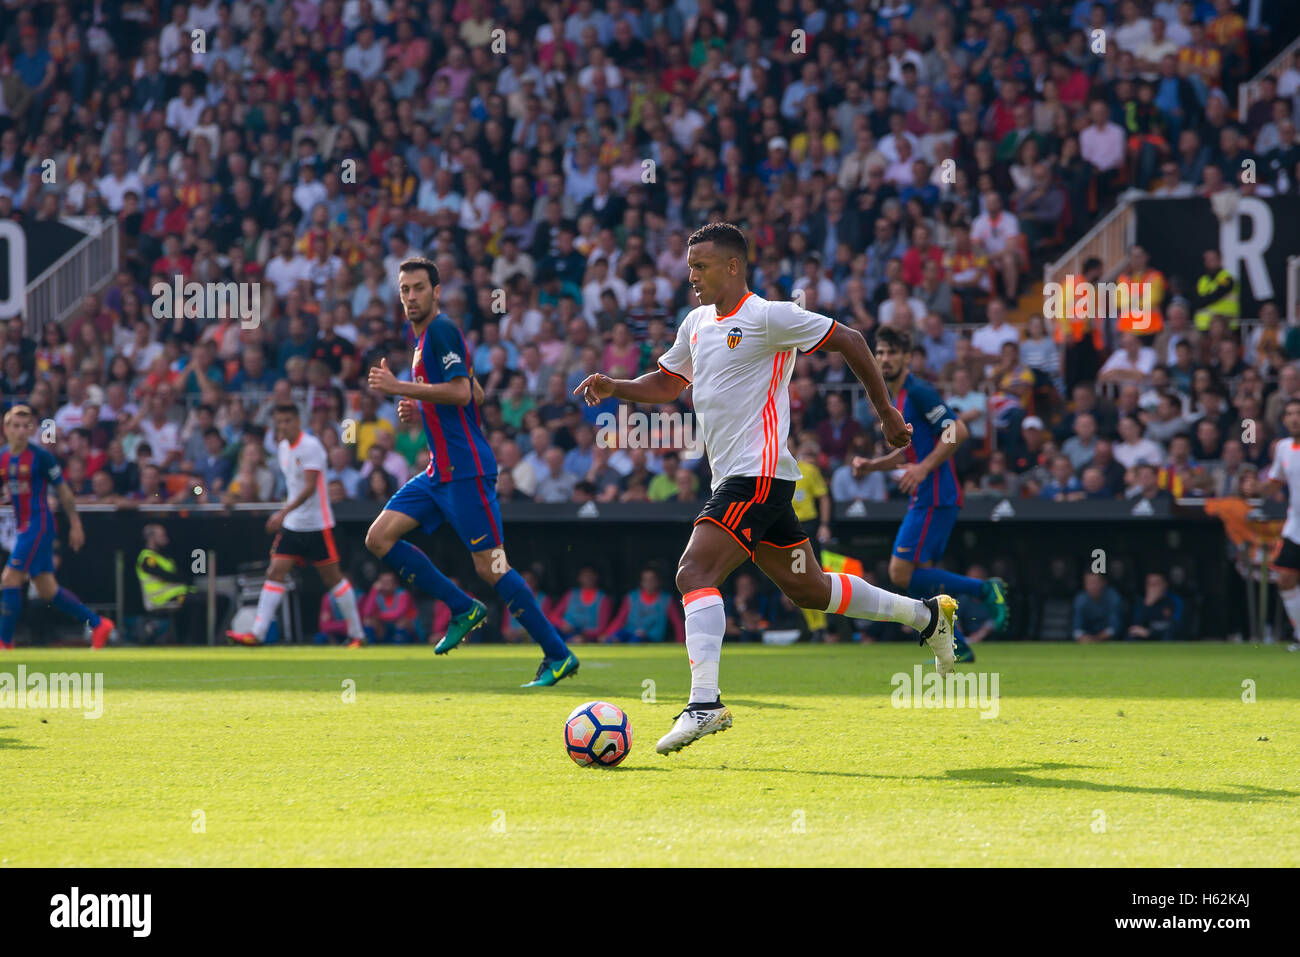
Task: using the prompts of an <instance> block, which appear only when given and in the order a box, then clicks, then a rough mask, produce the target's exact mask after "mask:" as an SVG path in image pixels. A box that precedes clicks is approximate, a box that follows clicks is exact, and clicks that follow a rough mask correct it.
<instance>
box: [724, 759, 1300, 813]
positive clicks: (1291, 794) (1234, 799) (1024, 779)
mask: <svg viewBox="0 0 1300 957" xmlns="http://www.w3.org/2000/svg"><path fill="white" fill-rule="evenodd" d="M728 770H732V771H756V772H760V773H762V774H807V775H816V776H824V777H837V778H875V779H878V780H891V781H963V782H967V783H971V784H974V785H975V786H977V787H1003V786H1006V787H1025V788H1049V789H1060V790H1066V791H1100V792H1107V793H1115V794H1150V795H1166V796H1168V797H1178V798H1186V799H1188V800H1194V801H1223V802H1227V803H1243V802H1247V801H1268V800H1273V799H1275V798H1277V799H1286V798H1298V797H1300V791H1285V790H1282V789H1281V788H1264V787H1259V786H1258V785H1254V784H1230V785H1228V786H1229V787H1232V788H1237V789H1239V790H1237V791H1218V790H1210V789H1201V788H1177V787H1147V786H1145V785H1141V784H1101V783H1099V782H1096V781H1082V780H1079V779H1078V778H1067V777H1039V776H1036V772H1039V771H1087V770H1100V769H1099V768H1097V766H1096V765H1087V764H1053V763H1050V762H1049V763H1044V762H1036V763H1033V764H1026V765H1022V766H1020V767H1009V768H953V769H949V770H947V771H945V772H944V773H943V774H915V775H912V774H871V773H868V772H856V771H806V770H802V769H799V768H729V769H728Z"/></svg>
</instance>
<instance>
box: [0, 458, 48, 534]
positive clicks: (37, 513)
mask: <svg viewBox="0 0 1300 957" xmlns="http://www.w3.org/2000/svg"><path fill="white" fill-rule="evenodd" d="M0 476H3V479H2V480H3V481H4V483H5V485H6V486H7V487H8V489H9V497H10V498H11V499H12V500H13V503H14V516H15V518H17V520H18V532H19V533H20V534H21V533H22V532H25V531H28V530H29V529H32V528H39V529H42V530H44V529H50V530H53V528H54V515H53V514H52V512H51V511H50V500H49V489H50V486H52V485H53V486H57V485H59V484H61V483H62V482H63V470H62V469H60V468H59V463H58V462H56V461H55V460H54V456H53V455H51V454H50V453H49V452H47V451H45V449H42V448H39V447H38V446H35V445H29V446H27V448H25V449H23V450H22V451H21V452H15V451H13V450H12V449H10V448H9V446H8V445H6V446H5V447H4V448H3V449H0Z"/></svg>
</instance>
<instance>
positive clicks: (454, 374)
mask: <svg viewBox="0 0 1300 957" xmlns="http://www.w3.org/2000/svg"><path fill="white" fill-rule="evenodd" d="M441 290H442V287H441V285H440V279H439V276H438V267H437V266H436V265H434V263H433V262H432V260H429V259H423V258H414V259H408V260H406V261H405V262H403V263H402V264H401V267H400V268H399V271H398V292H399V294H400V296H401V299H402V306H403V307H404V308H405V310H406V321H407V322H409V323H410V325H411V331H412V333H414V335H415V355H414V356H413V357H412V361H411V378H412V381H411V382H401V381H399V380H398V379H397V377H396V376H395V375H393V373H392V371H391V370H390V369H389V368H388V362H387V360H381V362H380V364H379V366H377V367H376V368H373V369H371V370H370V375H369V384H370V388H372V389H374V390H375V391H376V392H380V393H383V394H384V395H394V396H398V397H399V401H398V406H397V414H398V417H399V418H400V419H401V420H402V421H403V422H414V421H421V422H423V424H424V434H425V438H426V439H428V442H429V467H428V469H427V470H426V471H425V472H424V473H423V474H420V475H417V476H415V477H414V478H412V479H411V480H410V481H408V482H407V483H406V484H405V485H403V486H402V487H401V488H400V489H398V491H397V493H396V494H395V495H394V496H393V497H392V498H391V499H389V501H388V504H387V505H385V506H384V510H383V511H382V512H380V513H379V517H378V518H376V519H375V521H374V524H372V525H371V526H370V531H368V532H367V533H366V547H367V548H368V549H370V551H371V552H372V553H373V554H374V555H376V556H377V557H379V558H381V559H383V560H384V562H386V563H387V564H388V565H389V566H390V567H391V568H393V569H394V570H395V571H396V572H397V575H398V577H399V578H400V579H401V580H402V581H404V582H406V583H408V584H412V585H418V586H419V587H420V588H422V589H424V590H425V591H426V592H428V593H429V594H430V595H433V596H434V597H435V598H439V599H441V600H442V601H443V602H445V603H446V605H447V607H448V608H450V609H451V613H452V615H453V617H452V620H451V624H450V625H449V626H448V627H447V634H446V635H445V636H443V638H442V640H441V641H439V642H438V645H437V647H436V648H434V651H435V653H437V654H440V655H441V654H446V653H447V652H448V651H451V649H453V648H455V647H456V646H457V645H458V644H460V642H461V641H462V640H464V638H465V636H466V635H468V634H469V633H470V632H471V631H473V630H474V629H475V628H477V627H479V626H480V625H482V624H483V622H484V621H485V620H486V618H487V606H485V605H484V604H483V603H482V602H481V601H478V600H477V599H475V598H471V597H470V596H469V595H467V594H465V592H463V591H461V589H460V588H458V587H457V586H456V584H455V583H454V582H452V581H451V580H450V579H449V578H447V576H446V575H444V574H442V572H440V571H438V569H437V568H435V567H434V564H433V562H431V561H430V560H429V556H427V555H426V554H425V553H424V552H422V551H420V549H418V548H416V547H415V546H414V545H412V544H411V543H410V542H407V541H403V539H404V538H405V536H406V535H408V534H410V533H411V532H412V531H414V530H415V529H416V528H423V529H424V531H425V532H426V533H432V532H433V530H434V529H435V528H437V527H438V526H439V525H441V524H442V523H443V522H447V523H448V524H449V525H451V527H452V529H453V530H454V531H455V532H456V534H457V535H458V536H460V540H461V541H462V542H464V543H465V547H466V548H468V549H469V550H470V554H471V555H472V556H473V558H474V570H475V571H476V572H478V574H479V577H480V578H482V579H483V580H484V581H486V582H488V583H489V584H490V585H492V587H493V588H494V589H496V593H497V594H498V595H500V596H501V600H502V601H503V602H505V604H506V608H508V609H509V611H510V613H511V614H512V615H514V616H515V618H516V619H518V621H519V624H520V625H522V626H523V628H524V630H525V631H527V632H528V634H529V635H531V636H532V639H533V640H534V641H535V642H537V643H538V644H539V645H541V646H542V654H543V656H544V657H543V658H542V663H541V665H540V667H538V669H537V675H536V677H535V678H534V679H533V680H532V681H530V682H528V683H527V684H525V685H524V687H525V688H534V687H542V686H546V685H553V684H555V683H556V682H557V681H559V680H560V679H562V678H567V677H569V676H570V675H572V674H574V673H576V672H577V670H578V659H577V657H576V656H575V655H574V654H573V653H572V652H571V651H569V647H568V645H566V644H565V643H564V639H562V638H561V637H560V635H559V633H558V632H557V631H556V630H555V626H554V625H552V624H551V623H550V621H548V620H547V618H546V616H545V615H544V614H542V609H541V606H540V605H538V603H537V597H536V596H535V595H534V594H533V593H532V590H531V589H530V588H529V587H528V583H527V582H525V581H524V579H523V576H521V575H520V574H519V573H518V572H517V571H515V570H514V569H513V568H511V567H510V565H509V563H508V562H507V561H506V554H505V537H504V535H503V533H502V529H501V510H500V509H499V508H498V507H497V494H496V479H497V462H496V456H494V455H493V454H492V449H491V447H490V446H489V445H488V443H487V440H486V439H485V438H483V426H482V422H481V420H480V418H479V404H480V403H481V402H482V400H483V389H482V387H481V386H479V384H478V382H477V381H475V379H474V370H473V368H472V366H471V365H470V359H469V350H468V349H467V348H466V345H465V338H464V337H463V336H462V335H461V333H460V330H459V329H458V328H457V327H456V325H455V323H453V322H452V321H451V320H450V319H448V318H447V317H446V316H444V315H442V314H441V313H439V311H438V296H439V294H440V293H441Z"/></svg>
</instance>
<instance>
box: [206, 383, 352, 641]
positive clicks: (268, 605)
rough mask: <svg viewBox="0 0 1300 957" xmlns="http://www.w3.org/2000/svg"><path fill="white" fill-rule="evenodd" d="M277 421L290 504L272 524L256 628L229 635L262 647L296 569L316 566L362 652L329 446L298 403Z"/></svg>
mask: <svg viewBox="0 0 1300 957" xmlns="http://www.w3.org/2000/svg"><path fill="white" fill-rule="evenodd" d="M272 419H273V421H274V422H275V437H276V438H277V439H278V440H279V445H278V448H277V456H278V458H279V461H280V471H281V472H282V473H284V480H285V485H286V486H287V487H288V494H289V500H288V501H287V502H286V503H285V505H284V508H282V509H280V510H279V511H278V512H276V513H275V514H274V515H272V516H271V517H270V518H268V519H267V520H266V531H267V534H270V535H274V536H275V541H273V542H272V543H271V564H270V567H268V568H267V570H266V581H265V582H264V583H263V584H262V594H261V595H260V596H258V599H257V617H256V619H254V621H253V630H252V631H250V632H235V631H228V632H226V635H227V637H229V638H230V640H231V641H235V642H238V643H239V644H241V645H260V644H262V643H263V642H264V641H266V631H267V629H268V628H270V627H271V622H272V621H274V620H275V613H276V611H277V610H278V609H279V607H280V599H281V598H283V597H284V583H285V581H286V580H287V579H288V577H289V572H290V571H292V570H293V566H294V565H305V564H307V563H308V562H311V563H312V564H313V565H315V566H316V572H317V574H319V575H320V580H321V581H322V582H323V583H324V584H325V587H326V588H328V589H329V590H330V597H331V598H333V599H334V603H335V604H336V605H337V606H338V609H339V611H340V612H341V613H342V615H343V619H344V620H345V621H346V622H347V623H348V639H349V641H348V647H349V648H360V647H361V646H362V645H363V644H365V640H366V633H365V631H363V630H362V627H361V616H360V615H359V614H358V613H357V593H356V591H355V590H353V588H352V583H351V582H349V581H348V580H347V579H346V578H344V577H343V573H342V572H341V571H339V553H338V549H337V548H335V547H334V510H333V509H332V508H330V500H329V495H328V494H327V492H326V490H325V469H326V461H325V446H323V445H321V443H320V439H318V438H316V436H314V435H310V434H308V433H306V432H304V431H303V430H302V418H301V415H300V414H299V412H298V407H297V406H296V405H294V404H293V403H291V402H288V403H285V404H283V405H277V406H276V407H275V409H274V410H273V411H272Z"/></svg>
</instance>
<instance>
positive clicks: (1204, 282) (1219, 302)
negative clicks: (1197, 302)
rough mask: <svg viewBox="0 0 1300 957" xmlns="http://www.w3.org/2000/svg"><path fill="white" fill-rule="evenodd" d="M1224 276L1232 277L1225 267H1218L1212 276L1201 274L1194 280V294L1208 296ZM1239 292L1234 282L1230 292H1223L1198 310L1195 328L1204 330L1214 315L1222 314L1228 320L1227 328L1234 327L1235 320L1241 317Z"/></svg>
mask: <svg viewBox="0 0 1300 957" xmlns="http://www.w3.org/2000/svg"><path fill="white" fill-rule="evenodd" d="M1225 278H1226V279H1231V278H1232V273H1230V272H1228V270H1226V269H1220V270H1219V271H1218V272H1217V273H1215V274H1214V275H1213V276H1210V275H1205V276H1202V277H1201V278H1200V279H1198V280H1196V294H1197V295H1198V296H1208V295H1209V294H1210V293H1212V292H1214V289H1215V287H1216V286H1218V284H1219V283H1220V282H1222V281H1223V280H1224V279H1225ZM1239 292H1240V288H1239V287H1238V286H1237V284H1236V283H1234V284H1233V286H1232V291H1231V292H1226V293H1224V294H1223V295H1222V296H1220V297H1219V298H1218V299H1216V300H1215V301H1214V302H1212V303H1210V304H1209V305H1208V306H1206V307H1205V308H1204V309H1201V310H1198V311H1197V313H1196V315H1195V317H1194V319H1195V322H1196V328H1197V329H1199V330H1200V331H1201V332H1204V331H1205V330H1207V329H1209V328H1210V322H1211V321H1212V320H1213V319H1214V317H1215V316H1224V317H1226V318H1227V320H1228V326H1229V328H1232V329H1236V328H1237V325H1238V323H1237V320H1238V319H1239V318H1240V317H1241V296H1240V295H1239Z"/></svg>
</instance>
